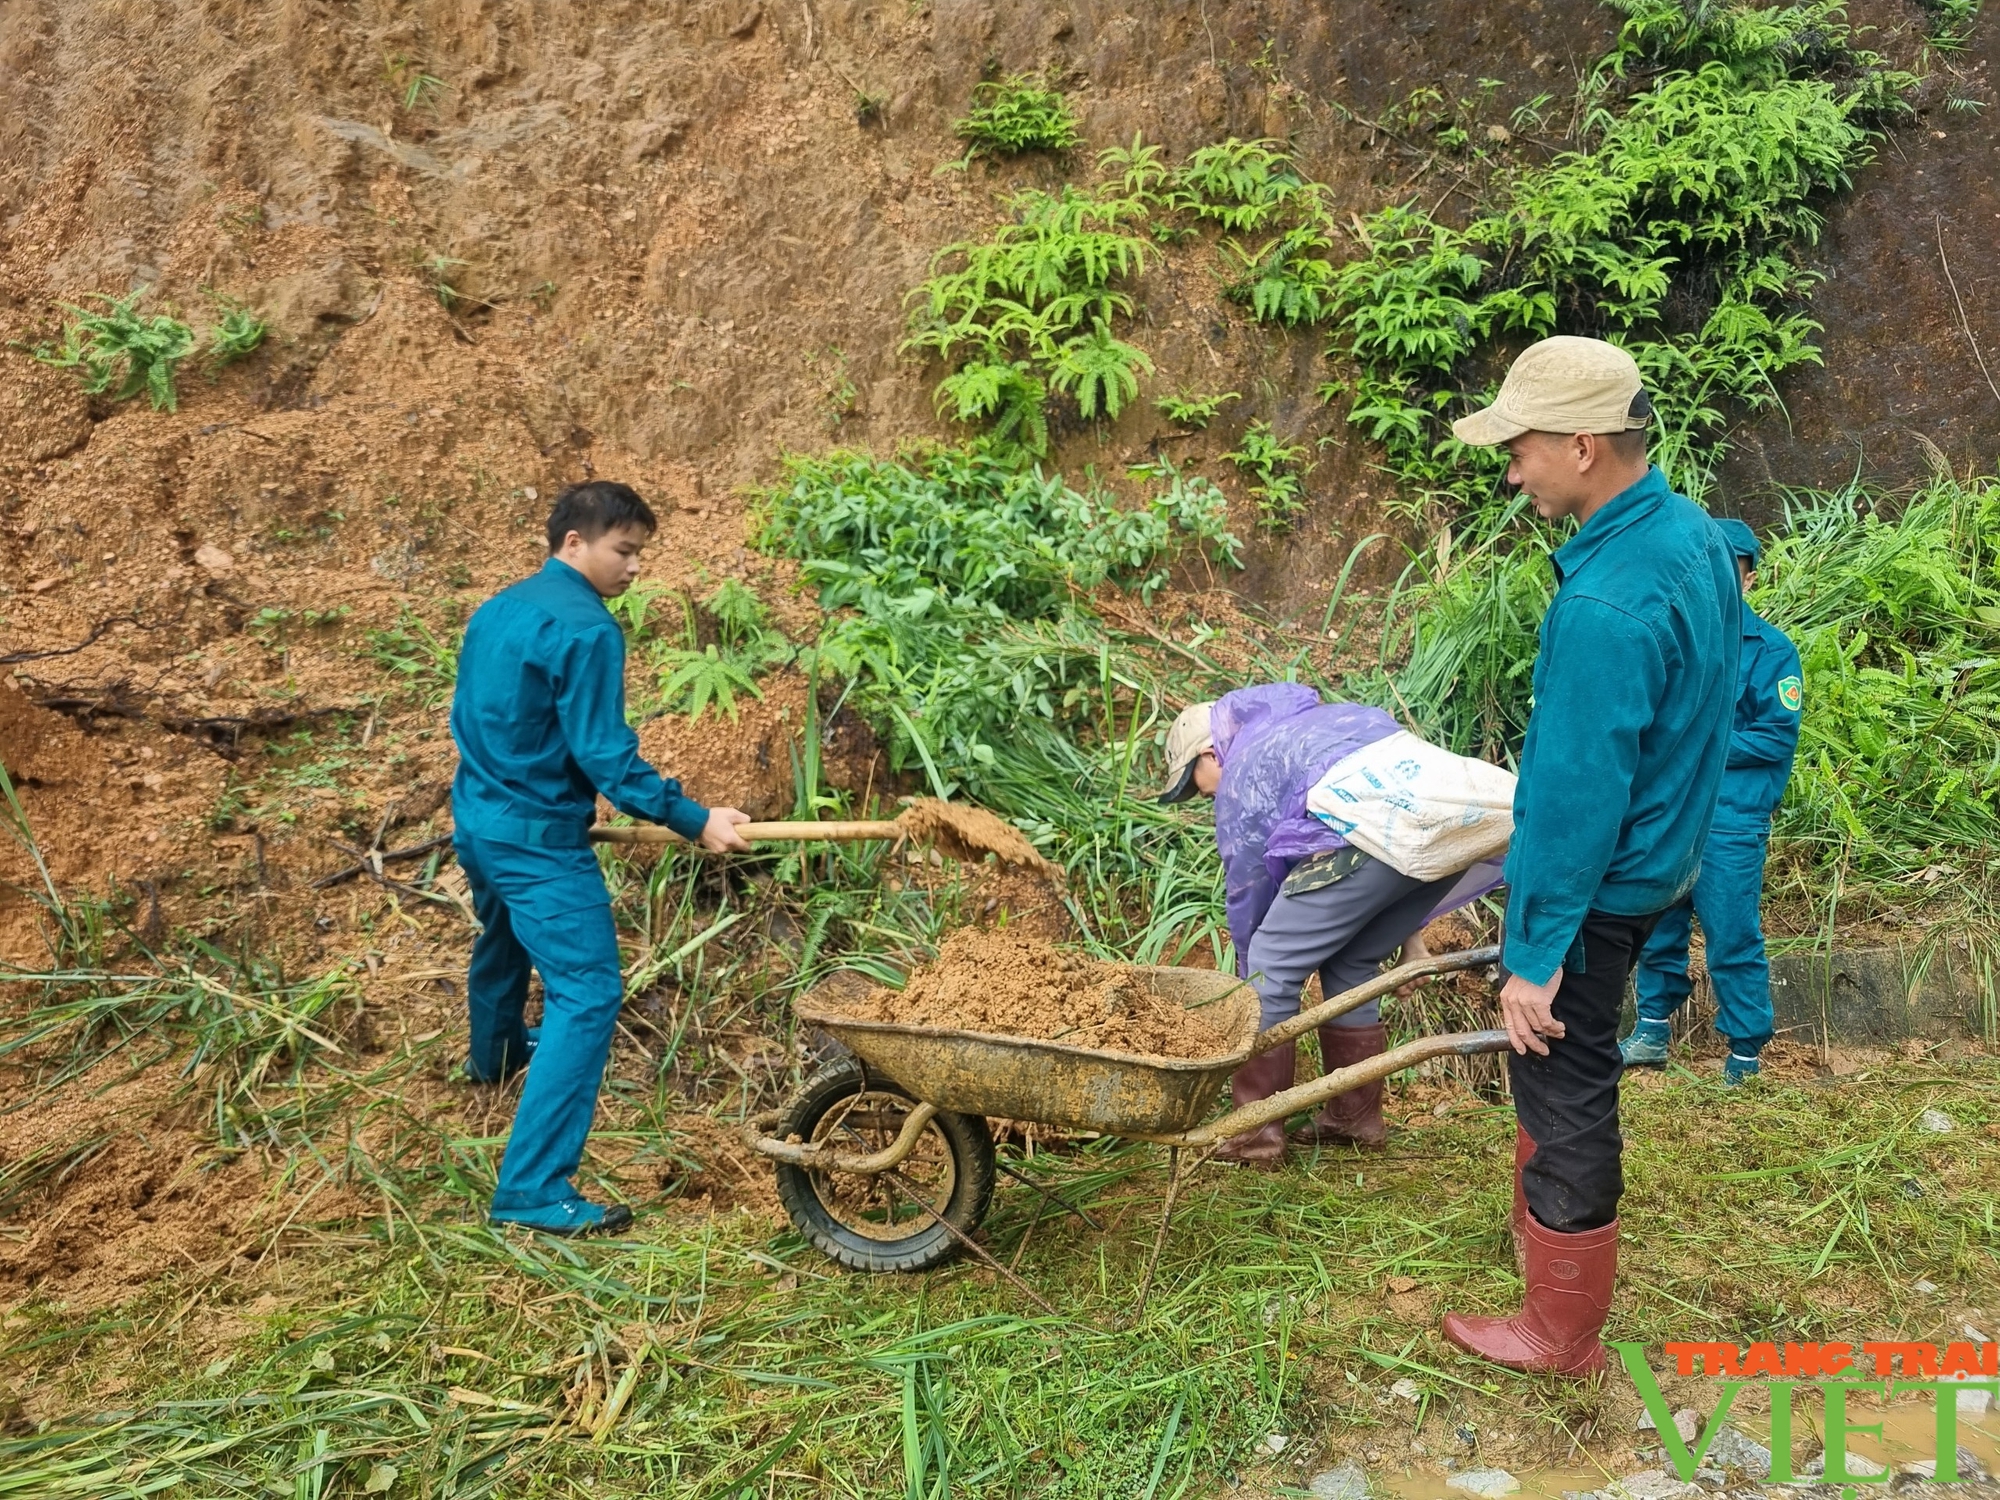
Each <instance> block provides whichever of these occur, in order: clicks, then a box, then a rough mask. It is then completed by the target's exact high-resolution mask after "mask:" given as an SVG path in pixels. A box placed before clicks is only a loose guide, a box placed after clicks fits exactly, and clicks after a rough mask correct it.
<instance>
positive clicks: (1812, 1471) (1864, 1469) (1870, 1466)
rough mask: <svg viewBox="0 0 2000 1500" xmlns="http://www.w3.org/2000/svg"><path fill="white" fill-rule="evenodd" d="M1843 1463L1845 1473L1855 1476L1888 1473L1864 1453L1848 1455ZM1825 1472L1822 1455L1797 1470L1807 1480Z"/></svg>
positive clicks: (1823, 1456)
mask: <svg viewBox="0 0 2000 1500" xmlns="http://www.w3.org/2000/svg"><path fill="white" fill-rule="evenodd" d="M1845 1462H1846V1467H1847V1472H1848V1473H1850V1474H1854V1475H1857V1476H1862V1475H1869V1474H1886V1473H1888V1472H1889V1471H1888V1470H1887V1469H1885V1468H1884V1467H1883V1466H1882V1465H1881V1464H1878V1463H1876V1462H1875V1460H1874V1459H1872V1458H1870V1457H1868V1455H1867V1454H1865V1453H1849V1454H1848V1455H1847V1458H1846V1460H1845ZM1825 1472H1826V1455H1825V1454H1824V1453H1822V1454H1820V1455H1819V1456H1818V1457H1816V1458H1815V1459H1814V1460H1813V1461H1812V1462H1811V1463H1809V1464H1807V1465H1806V1466H1805V1467H1804V1468H1803V1469H1801V1470H1799V1473H1800V1474H1802V1475H1805V1476H1806V1477H1808V1478H1814V1479H1816V1478H1818V1477H1819V1476H1820V1475H1822V1474H1824V1473H1825Z"/></svg>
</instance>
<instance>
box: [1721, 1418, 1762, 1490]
mask: <svg viewBox="0 0 2000 1500" xmlns="http://www.w3.org/2000/svg"><path fill="white" fill-rule="evenodd" d="M1705 1457H1706V1458H1707V1459H1708V1461H1709V1462H1710V1463H1713V1464H1718V1465H1720V1466H1721V1467H1723V1468H1726V1469H1741V1470H1742V1471H1743V1472H1744V1473H1745V1474H1747V1475H1749V1476H1750V1477H1751V1478H1752V1479H1768V1478H1769V1477H1770V1475H1771V1450H1770V1449H1769V1448H1766V1447H1765V1446H1764V1445H1763V1444H1762V1443H1753V1442H1751V1441H1750V1439H1749V1438H1747V1437H1745V1436H1744V1435H1743V1434H1742V1433H1740V1432H1738V1431H1737V1430H1736V1429H1735V1428H1734V1427H1725V1428H1723V1429H1722V1431H1720V1432H1718V1433H1717V1434H1716V1435H1715V1436H1714V1437H1713V1438H1711V1439H1710V1440H1709V1444H1708V1452H1707V1454H1706V1455H1705Z"/></svg>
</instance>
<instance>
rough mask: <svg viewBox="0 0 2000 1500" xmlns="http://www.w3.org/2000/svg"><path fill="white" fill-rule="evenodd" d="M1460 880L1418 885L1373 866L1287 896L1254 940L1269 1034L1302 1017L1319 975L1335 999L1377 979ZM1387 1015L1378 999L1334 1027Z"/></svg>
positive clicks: (1254, 969) (1254, 976) (1253, 976)
mask: <svg viewBox="0 0 2000 1500" xmlns="http://www.w3.org/2000/svg"><path fill="white" fill-rule="evenodd" d="M1457 881H1458V877H1457V876H1456V875H1447V876H1445V877H1444V878H1443V879H1442V880H1431V881H1423V880H1418V879H1415V878H1414V877H1412V876H1409V875H1405V874H1403V873H1401V872H1400V871H1398V870H1396V869H1394V868H1392V867H1391V866H1389V865H1385V864H1384V863H1382V861H1381V860H1379V859H1371V860H1367V861H1365V862H1364V863H1363V864H1362V865H1361V867H1360V868H1359V869H1357V870H1356V871H1355V872H1354V873H1353V874H1352V875H1349V876H1347V877H1346V878H1345V879H1343V880H1337V881H1335V882H1334V883H1333V884H1332V885H1325V886H1321V887H1320V888H1319V889H1318V890H1316V891H1306V892H1303V893H1301V894H1300V895H1296V896H1288V895H1286V894H1284V892H1282V891H1280V892H1279V893H1278V899H1277V900H1275V901H1273V902H1272V903H1271V910H1270V911H1269V912H1268V913H1266V914H1265V917H1264V920H1263V922H1262V923H1261V924H1260V925H1259V926H1258V928H1257V931H1256V933H1255V934H1254V935H1253V936H1252V937H1251V939H1250V954H1249V959H1250V987H1251V988H1252V989H1254V990H1255V991H1256V992H1257V998H1258V1001H1259V1007H1258V1008H1259V1011H1260V1013H1261V1020H1260V1023H1259V1024H1260V1026H1261V1028H1262V1029H1263V1030H1266V1031H1268V1030H1269V1029H1270V1028H1271V1027H1273V1026H1275V1025H1277V1024H1278V1023H1279V1022H1280V1021H1288V1020H1290V1019H1291V1018H1292V1017H1293V1016H1295V1015H1297V1014H1298V1013H1299V992H1300V991H1301V990H1302V989H1303V988H1304V987H1305V982H1306V980H1307V979H1309V978H1310V977H1311V976H1312V974H1313V973H1314V971H1315V970H1317V971H1318V973H1319V983H1320V989H1321V991H1322V992H1323V993H1324V994H1325V996H1326V997H1327V998H1328V999H1332V998H1333V997H1334V996H1335V995H1338V994H1339V993H1341V991H1343V990H1351V989H1353V988H1354V987H1355V986H1356V985H1357V984H1362V983H1365V982H1366V981H1367V980H1369V979H1372V978H1373V977H1374V976H1375V974H1376V972H1377V971H1378V970H1379V969H1380V967H1381V964H1382V960H1383V959H1385V958H1387V957H1388V956H1389V955H1390V954H1391V953H1394V952H1395V951H1396V950H1397V949H1398V948H1400V947H1401V946H1402V945H1403V944H1404V942H1406V941H1407V940H1408V939H1409V937H1410V935H1411V934H1412V933H1414V932H1415V931H1416V930H1417V929H1418V928H1419V927H1422V926H1423V925H1424V918H1425V917H1427V916H1429V915H1430V913H1431V909H1432V908H1433V907H1435V906H1436V905H1437V904H1438V902H1440V901H1442V900H1443V899H1444V898H1445V895H1446V893H1447V892H1449V891H1450V890H1451V888H1452V886H1453V885H1455V884H1456V883H1457ZM1381 1014H1382V1009H1381V1002H1380V1001H1378V1000H1371V1001H1369V1002H1368V1003H1367V1004H1366V1005H1364V1006H1362V1007H1360V1009H1358V1010H1351V1011H1349V1012H1348V1013H1347V1014H1346V1015H1344V1016H1341V1017H1339V1018H1338V1019H1336V1020H1335V1021H1334V1022H1333V1023H1332V1024H1333V1025H1335V1026H1373V1025H1375V1024H1376V1023H1377V1022H1378V1021H1379V1020H1380V1019H1381Z"/></svg>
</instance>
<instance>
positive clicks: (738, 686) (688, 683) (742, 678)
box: [655, 645, 764, 723]
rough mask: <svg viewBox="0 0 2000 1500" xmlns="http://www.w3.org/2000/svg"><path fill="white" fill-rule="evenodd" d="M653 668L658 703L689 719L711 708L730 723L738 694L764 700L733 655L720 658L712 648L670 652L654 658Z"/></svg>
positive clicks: (747, 668)
mask: <svg viewBox="0 0 2000 1500" xmlns="http://www.w3.org/2000/svg"><path fill="white" fill-rule="evenodd" d="M655 664H656V666H657V668H658V670H659V678H660V698H661V700H662V701H663V702H665V703H666V704H667V705H668V707H669V708H672V709H674V710H676V711H677V712H680V713H684V714H686V715H687V716H688V717H689V718H690V719H699V718H700V717H701V716H702V714H703V713H704V712H705V711H706V710H707V709H708V708H709V706H710V705H711V704H713V705H714V706H715V707H716V708H718V709H719V710H721V711H722V712H723V713H725V714H727V715H728V716H729V719H730V721H731V722H732V723H733V722H735V720H736V717H737V710H736V695H737V694H738V693H748V694H749V695H750V696H751V697H753V698H755V699H757V700H758V701H760V702H761V701H762V700H763V697H764V690H763V689H762V688H760V687H758V686H757V680H756V678H755V676H753V675H752V674H753V670H754V669H753V668H752V667H751V666H749V665H748V664H746V663H744V662H742V661H740V660H738V659H737V658H736V657H735V656H733V655H729V656H725V655H723V654H722V652H720V651H719V650H717V649H716V647H714V646H713V645H710V646H704V647H703V648H702V649H701V650H699V651H690V650H685V649H682V648H678V647H675V648H670V649H667V650H664V651H661V652H660V653H659V654H658V656H657V657H656V658H655Z"/></svg>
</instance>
